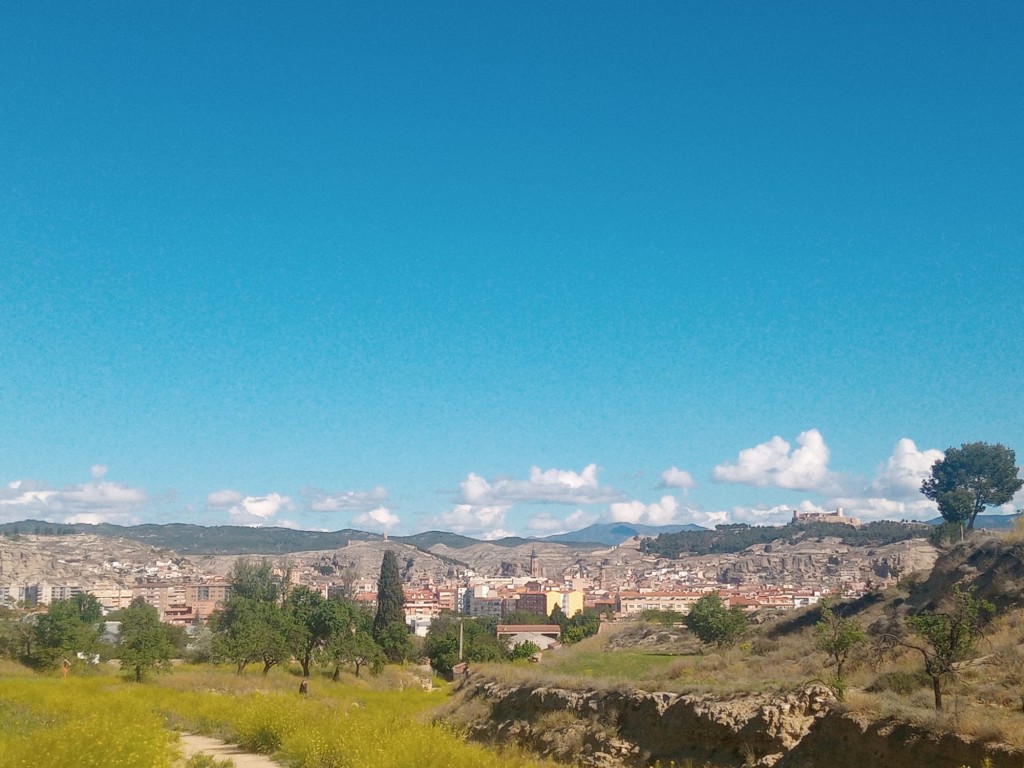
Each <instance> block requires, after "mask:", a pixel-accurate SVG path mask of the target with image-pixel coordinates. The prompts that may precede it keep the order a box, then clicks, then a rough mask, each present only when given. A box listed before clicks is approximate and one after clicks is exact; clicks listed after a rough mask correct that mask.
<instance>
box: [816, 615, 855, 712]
mask: <svg viewBox="0 0 1024 768" xmlns="http://www.w3.org/2000/svg"><path fill="white" fill-rule="evenodd" d="M819 612H820V615H821V618H820V619H819V620H818V623H817V624H815V625H814V637H815V644H816V645H817V647H818V650H820V651H823V652H824V653H825V654H826V655H827V656H828V657H829V661H830V663H831V665H832V666H834V667H835V668H836V676H835V680H834V681H833V688H834V689H835V692H836V698H838V699H840V700H842V698H843V692H844V689H845V687H846V686H845V678H844V677H843V667H845V666H846V662H847V661H848V660H849V658H850V654H851V653H853V651H854V650H855V649H856V648H857V647H858V646H860V645H862V644H863V643H864V641H865V640H867V634H866V633H865V632H864V630H863V629H862V628H861V626H860V624H858V623H857V622H856V621H854V620H853V619H851V618H847V617H845V616H843V615H841V614H839V613H837V612H836V610H835V609H834V608H833V607H832V604H831V603H830V602H829V601H827V600H823V601H822V602H821V607H820V609H819Z"/></svg>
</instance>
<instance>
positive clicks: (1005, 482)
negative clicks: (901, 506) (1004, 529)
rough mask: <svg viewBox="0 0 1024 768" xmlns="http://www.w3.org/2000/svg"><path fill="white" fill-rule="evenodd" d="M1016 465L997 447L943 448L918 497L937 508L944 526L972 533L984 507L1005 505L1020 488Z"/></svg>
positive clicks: (1012, 457)
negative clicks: (932, 502)
mask: <svg viewBox="0 0 1024 768" xmlns="http://www.w3.org/2000/svg"><path fill="white" fill-rule="evenodd" d="M1016 461H1017V459H1016V455H1015V454H1014V452H1013V451H1012V450H1011V449H1010V448H1007V447H1006V446H1005V445H1001V444H999V443H996V444H995V445H991V444H989V443H964V444H963V445H961V446H960V447H959V448H947V449H946V454H945V456H944V457H943V458H941V459H939V460H938V461H936V462H935V463H934V464H933V465H932V474H931V477H929V478H927V479H925V481H924V482H923V483H922V484H921V493H923V494H924V495H925V496H927V497H928V498H929V499H931V500H932V501H934V502H936V503H937V504H938V505H939V512H940V513H941V514H942V517H943V518H944V519H945V520H946V521H947V522H950V523H956V524H958V525H961V526H962V525H963V524H964V523H966V524H967V530H972V529H973V528H974V522H975V520H976V519H977V517H978V515H979V514H981V513H982V512H984V511H985V507H989V506H997V505H1000V504H1006V503H1007V502H1009V501H1011V500H1012V499H1013V495H1014V494H1015V493H1016V492H1017V491H1019V490H1020V489H1021V486H1022V485H1024V480H1022V479H1021V478H1019V477H1018V476H1017V475H1018V470H1017V464H1016Z"/></svg>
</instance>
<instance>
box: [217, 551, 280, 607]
mask: <svg viewBox="0 0 1024 768" xmlns="http://www.w3.org/2000/svg"><path fill="white" fill-rule="evenodd" d="M228 580H229V581H230V582H231V594H232V596H237V597H245V598H248V599H250V600H257V601H260V602H266V603H276V602H277V601H278V599H279V598H280V597H281V585H280V583H279V580H278V579H277V578H275V576H274V568H273V566H272V565H271V564H270V561H269V560H267V559H266V558H264V559H263V560H260V561H259V562H255V561H253V560H250V559H249V558H247V557H240V558H238V559H237V560H235V564H234V567H233V568H232V569H231V575H230V576H229V577H228Z"/></svg>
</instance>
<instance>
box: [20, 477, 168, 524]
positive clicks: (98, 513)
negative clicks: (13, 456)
mask: <svg viewBox="0 0 1024 768" xmlns="http://www.w3.org/2000/svg"><path fill="white" fill-rule="evenodd" d="M94 474H95V473H94ZM148 502H149V496H148V495H147V494H146V492H145V491H144V490H142V489H141V488H132V487H131V486H127V485H122V484H120V483H116V482H111V481H108V480H102V479H100V478H96V479H94V480H93V481H92V482H89V483H82V484H78V485H66V486H64V487H63V488H60V489H57V488H50V487H48V486H47V485H46V484H44V483H40V482H37V481H34V480H15V481H13V482H11V483H8V484H7V486H6V487H5V488H0V520H5V519H11V520H14V519H23V518H24V517H25V516H26V515H32V516H38V517H42V518H43V519H46V520H59V521H60V522H65V523H74V522H88V523H102V522H114V523H119V524H130V523H134V522H136V521H135V518H134V515H135V513H136V512H138V511H139V510H141V509H142V508H143V507H145V506H146V504H147V503H148Z"/></svg>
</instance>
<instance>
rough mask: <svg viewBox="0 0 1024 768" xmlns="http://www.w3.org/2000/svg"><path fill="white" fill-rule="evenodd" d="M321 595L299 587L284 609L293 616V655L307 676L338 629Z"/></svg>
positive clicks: (291, 636) (292, 593)
mask: <svg viewBox="0 0 1024 768" xmlns="http://www.w3.org/2000/svg"><path fill="white" fill-rule="evenodd" d="M326 603H327V601H326V600H324V598H323V596H322V595H321V594H320V593H319V592H314V591H313V590H311V589H310V588H309V587H305V586H300V587H296V588H295V589H293V590H292V591H291V593H290V594H289V595H288V598H287V599H286V600H285V601H284V610H285V611H286V612H287V613H288V614H289V615H290V616H291V619H292V623H293V631H292V633H291V635H290V638H291V641H292V653H293V654H294V655H295V657H296V658H297V659H298V660H299V663H300V664H301V665H302V675H303V677H309V666H310V663H311V662H312V660H313V655H314V654H315V653H316V652H317V650H318V649H320V648H323V647H324V646H325V645H326V644H327V642H328V641H329V640H330V638H331V635H332V633H333V632H334V631H335V630H336V629H338V627H335V625H334V622H333V621H332V619H333V614H332V613H331V609H330V607H329V606H327V605H326Z"/></svg>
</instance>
